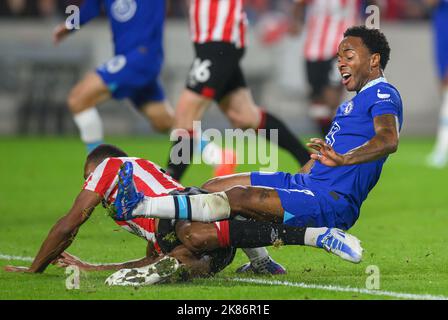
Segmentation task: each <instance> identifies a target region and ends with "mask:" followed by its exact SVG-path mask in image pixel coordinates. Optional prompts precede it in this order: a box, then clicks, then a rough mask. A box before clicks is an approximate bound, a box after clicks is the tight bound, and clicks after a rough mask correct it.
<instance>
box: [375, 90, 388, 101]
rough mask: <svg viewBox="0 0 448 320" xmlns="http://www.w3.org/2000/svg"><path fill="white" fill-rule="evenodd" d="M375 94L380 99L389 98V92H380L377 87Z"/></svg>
mask: <svg viewBox="0 0 448 320" xmlns="http://www.w3.org/2000/svg"><path fill="white" fill-rule="evenodd" d="M376 95H377V97H378V98H380V99H389V98H390V94H388V93H381V90H380V89H378V92H377V94H376Z"/></svg>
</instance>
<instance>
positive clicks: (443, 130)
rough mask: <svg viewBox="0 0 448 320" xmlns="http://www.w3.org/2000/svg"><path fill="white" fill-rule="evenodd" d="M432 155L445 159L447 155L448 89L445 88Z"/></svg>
mask: <svg viewBox="0 0 448 320" xmlns="http://www.w3.org/2000/svg"><path fill="white" fill-rule="evenodd" d="M433 156H434V157H437V158H440V159H446V158H447V156H448V90H445V93H444V95H443V103H442V108H441V110H440V123H439V130H438V133H437V141H436V145H435V147H434V152H433Z"/></svg>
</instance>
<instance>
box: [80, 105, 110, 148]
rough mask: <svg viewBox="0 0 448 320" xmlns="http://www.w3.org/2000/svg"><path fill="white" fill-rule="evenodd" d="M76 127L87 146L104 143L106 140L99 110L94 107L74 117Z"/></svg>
mask: <svg viewBox="0 0 448 320" xmlns="http://www.w3.org/2000/svg"><path fill="white" fill-rule="evenodd" d="M73 119H74V120H75V123H76V125H77V126H78V129H79V132H80V134H81V140H82V141H83V142H84V143H85V144H91V143H98V142H102V141H103V139H104V134H103V123H102V121H101V118H100V115H99V113H98V110H97V109H96V108H95V107H93V108H90V109H87V110H84V111H81V112H80V113H77V114H75V115H74V117H73Z"/></svg>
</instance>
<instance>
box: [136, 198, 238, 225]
mask: <svg viewBox="0 0 448 320" xmlns="http://www.w3.org/2000/svg"><path fill="white" fill-rule="evenodd" d="M230 212H231V210H230V205H229V201H228V199H227V195H226V194H225V192H217V193H210V194H198V195H191V196H187V195H175V196H163V197H145V198H144V199H143V201H142V202H141V203H139V204H138V206H137V207H136V208H135V209H134V210H133V212H132V216H133V217H135V218H137V217H151V218H160V219H179V220H191V221H200V222H212V221H217V220H223V219H228V218H229V217H230Z"/></svg>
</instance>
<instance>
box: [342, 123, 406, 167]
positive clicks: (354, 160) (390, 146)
mask: <svg viewBox="0 0 448 320" xmlns="http://www.w3.org/2000/svg"><path fill="white" fill-rule="evenodd" d="M374 126H375V133H376V135H375V136H374V137H373V138H372V139H371V140H369V141H368V142H366V143H365V144H363V145H361V146H359V147H357V148H354V149H352V150H350V151H349V152H347V153H346V154H345V155H344V157H345V160H346V161H345V162H346V165H353V164H359V163H365V162H370V161H375V160H378V159H381V158H383V157H385V156H387V155H389V154H391V153H394V152H395V151H397V148H398V139H399V134H398V121H397V117H396V116H395V115H391V114H386V115H381V116H377V117H375V118H374Z"/></svg>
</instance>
